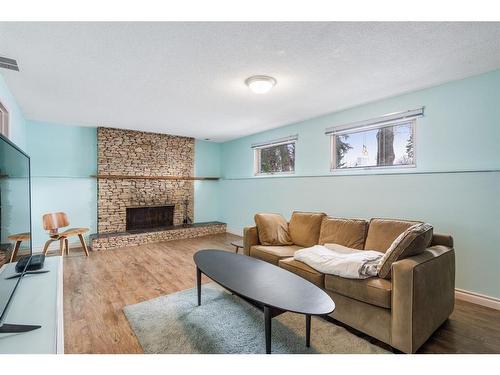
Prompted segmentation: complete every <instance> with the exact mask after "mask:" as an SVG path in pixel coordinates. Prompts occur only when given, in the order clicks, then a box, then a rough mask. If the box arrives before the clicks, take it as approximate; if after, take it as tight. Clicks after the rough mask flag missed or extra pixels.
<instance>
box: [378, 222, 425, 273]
mask: <svg viewBox="0 0 500 375" xmlns="http://www.w3.org/2000/svg"><path fill="white" fill-rule="evenodd" d="M431 241H432V225H430V224H427V223H421V224H415V225H412V226H411V227H409V228H408V229H407V230H405V231H404V232H403V233H401V234H400V235H399V236H398V237H397V238H396V239H395V240H394V242H393V243H392V245H391V246H390V247H389V249H388V250H387V251H386V253H385V254H384V256H383V257H382V259H381V260H380V263H379V265H378V267H377V269H378V275H379V276H380V277H383V278H384V279H390V278H391V268H392V267H391V266H392V263H394V262H397V261H398V260H400V259H404V258H408V257H411V256H412V255H417V254H420V253H423V252H424V250H425V249H426V248H428V247H429V246H430V244H431Z"/></svg>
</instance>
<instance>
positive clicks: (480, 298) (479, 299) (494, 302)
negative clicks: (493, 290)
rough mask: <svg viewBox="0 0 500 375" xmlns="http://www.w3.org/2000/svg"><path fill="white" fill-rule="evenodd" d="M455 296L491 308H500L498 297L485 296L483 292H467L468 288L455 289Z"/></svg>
mask: <svg viewBox="0 0 500 375" xmlns="http://www.w3.org/2000/svg"><path fill="white" fill-rule="evenodd" d="M455 298H456V299H459V300H462V301H467V302H471V303H475V304H476V305H481V306H485V307H489V308H491V309H495V310H500V298H495V297H490V296H485V295H484V294H479V293H474V292H469V291H468V290H463V289H455Z"/></svg>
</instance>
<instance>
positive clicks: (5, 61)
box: [0, 56, 19, 72]
mask: <svg viewBox="0 0 500 375" xmlns="http://www.w3.org/2000/svg"><path fill="white" fill-rule="evenodd" d="M0 68H5V69H10V70H15V71H17V72H18V71H19V66H18V65H17V61H16V60H14V59H9V58H7V57H2V56H0Z"/></svg>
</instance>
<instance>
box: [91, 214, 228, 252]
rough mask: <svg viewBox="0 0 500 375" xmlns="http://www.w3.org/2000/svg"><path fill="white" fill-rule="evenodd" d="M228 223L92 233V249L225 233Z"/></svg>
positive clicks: (214, 222) (106, 248)
mask: <svg viewBox="0 0 500 375" xmlns="http://www.w3.org/2000/svg"><path fill="white" fill-rule="evenodd" d="M225 232H226V224H224V223H221V222H218V221H213V222H208V223H197V224H191V225H187V226H183V225H178V226H173V227H171V228H164V229H157V230H151V229H150V230H138V231H128V232H122V233H103V234H92V235H90V241H89V242H90V247H91V248H92V250H109V249H115V248H119V247H127V246H138V245H142V244H146V243H152V242H160V241H172V240H180V239H185V238H195V237H201V236H206V235H209V234H217V233H225Z"/></svg>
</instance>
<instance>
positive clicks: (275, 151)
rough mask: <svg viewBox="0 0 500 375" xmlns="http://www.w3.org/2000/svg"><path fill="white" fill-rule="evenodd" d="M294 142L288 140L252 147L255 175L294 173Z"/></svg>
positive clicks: (294, 140)
mask: <svg viewBox="0 0 500 375" xmlns="http://www.w3.org/2000/svg"><path fill="white" fill-rule="evenodd" d="M295 142H296V139H290V140H287V141H282V142H268V143H267V144H264V145H259V146H253V147H254V163H255V175H266V174H292V173H294V172H295Z"/></svg>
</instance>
